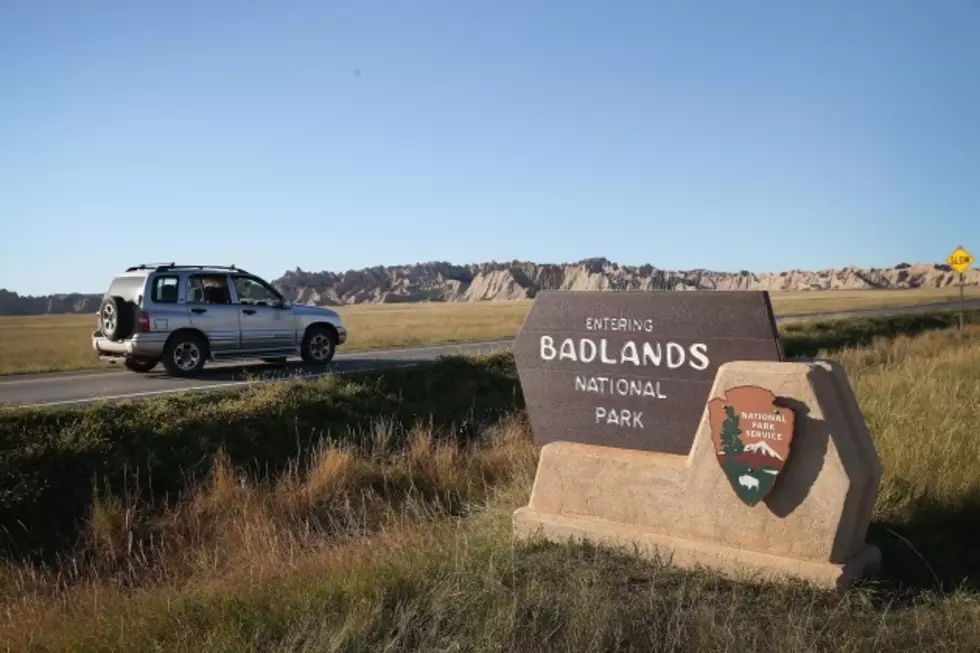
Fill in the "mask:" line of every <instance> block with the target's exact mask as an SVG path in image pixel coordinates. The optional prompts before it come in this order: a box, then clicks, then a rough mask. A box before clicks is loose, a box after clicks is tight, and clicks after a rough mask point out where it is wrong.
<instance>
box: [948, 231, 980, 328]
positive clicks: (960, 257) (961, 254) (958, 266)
mask: <svg viewBox="0 0 980 653" xmlns="http://www.w3.org/2000/svg"><path fill="white" fill-rule="evenodd" d="M975 260H976V259H974V258H973V254H971V253H970V252H968V251H966V250H965V249H963V248H962V247H957V248H956V250H955V251H954V252H953V253H952V254H950V255H949V258H947V259H946V265H948V266H949V267H951V268H953V269H954V270H956V272H957V273H958V274H959V275H960V329H961V330H962V329H963V304H964V298H963V285H964V284H963V273H964V272H966V271H967V269H968V268H969V267H970V266H971V265H973V262H974V261H975Z"/></svg>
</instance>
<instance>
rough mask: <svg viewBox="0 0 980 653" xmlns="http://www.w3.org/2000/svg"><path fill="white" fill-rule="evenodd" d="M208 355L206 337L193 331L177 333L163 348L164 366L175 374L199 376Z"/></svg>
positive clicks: (170, 372) (169, 372)
mask: <svg viewBox="0 0 980 653" xmlns="http://www.w3.org/2000/svg"><path fill="white" fill-rule="evenodd" d="M207 357H208V345H207V343H206V342H205V341H204V338H202V337H201V336H199V335H197V334H196V333H193V332H189V331H188V332H185V333H176V334H174V335H173V336H172V337H171V338H170V340H168V341H167V346H166V347H164V349H163V366H164V367H165V368H167V373H168V374H171V375H173V376H197V375H198V374H199V373H200V372H201V370H202V369H204V363H205V361H206V360H207Z"/></svg>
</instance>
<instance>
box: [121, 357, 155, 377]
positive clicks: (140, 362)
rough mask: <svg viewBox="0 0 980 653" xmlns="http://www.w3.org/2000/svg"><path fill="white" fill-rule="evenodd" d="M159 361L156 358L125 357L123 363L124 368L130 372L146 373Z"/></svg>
mask: <svg viewBox="0 0 980 653" xmlns="http://www.w3.org/2000/svg"><path fill="white" fill-rule="evenodd" d="M159 362H160V361H159V360H157V359H156V358H127V359H126V360H125V362H124V363H123V365H125V366H126V369H127V370H129V371H130V372H138V373H140V374H146V373H147V372H149V371H150V370H152V369H153V368H154V367H156V366H157V363H159Z"/></svg>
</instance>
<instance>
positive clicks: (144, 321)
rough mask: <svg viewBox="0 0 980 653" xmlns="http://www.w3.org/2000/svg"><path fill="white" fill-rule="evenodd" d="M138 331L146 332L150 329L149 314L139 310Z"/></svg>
mask: <svg viewBox="0 0 980 653" xmlns="http://www.w3.org/2000/svg"><path fill="white" fill-rule="evenodd" d="M139 325H140V333H148V332H149V330H150V316H149V315H147V314H146V313H145V312H143V311H140V321H139Z"/></svg>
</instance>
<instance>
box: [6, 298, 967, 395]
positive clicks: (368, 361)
mask: <svg viewBox="0 0 980 653" xmlns="http://www.w3.org/2000/svg"><path fill="white" fill-rule="evenodd" d="M958 306H959V303H958V302H945V303H940V304H923V305H919V306H899V307H895V308H885V309H881V308H878V309H861V310H852V311H842V312H835V313H821V314H798V315H781V316H779V317H778V318H777V322H781V321H783V320H787V319H797V318H808V319H810V318H828V317H844V316H855V315H881V314H886V313H918V312H923V311H935V310H946V309H956V308H957V307H958ZM965 306H966V308H967V309H980V300H976V299H975V300H970V301H967V302H966V304H965ZM502 349H503V350H507V349H510V341H509V340H504V341H496V342H481V343H467V344H458V345H444V346H434V347H416V348H411V349H389V350H384V351H373V352H371V351H369V352H360V353H352V354H338V355H337V358H336V359H335V360H334V363H333V364H331V366H330V368H328V369H327V370H325V371H322V370H321V371H317V370H313V369H310V368H307V367H304V366H303V365H302V364H301V363H289V364H287V365H286V366H285V367H279V366H275V365H266V364H262V363H249V364H236V363H222V364H215V363H212V364H210V365H208V366H207V367H206V368H205V369H204V374H203V375H202V376H201V377H199V378H197V379H178V378H173V377H168V376H166V375H165V374H164V373H163V371H162V369H163V368H162V366H161V367H159V368H158V369H157V370H154V371H153V372H151V373H149V374H135V373H133V372H130V371H128V370H126V369H124V368H119V370H118V371H117V370H116V369H115V368H113V369H112V371H91V372H60V373H51V374H31V375H19V376H16V377H7V378H4V377H0V406H4V405H7V406H21V407H25V406H34V407H42V406H66V405H71V404H84V403H90V402H93V401H98V400H103V399H104V400H119V399H141V398H145V397H153V396H158V395H166V394H174V393H179V392H188V391H195V390H198V391H199V390H219V389H230V388H235V387H239V386H242V385H245V384H247V383H255V382H259V383H261V382H269V381H275V380H279V379H283V378H287V377H313V376H324V375H327V374H343V373H347V372H357V371H367V370H374V369H382V368H384V367H391V366H401V365H412V364H415V363H418V362H421V361H429V360H433V359H435V358H438V357H440V356H445V355H447V354H456V353H487V352H490V351H499V350H502Z"/></svg>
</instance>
